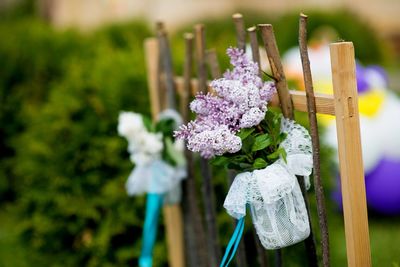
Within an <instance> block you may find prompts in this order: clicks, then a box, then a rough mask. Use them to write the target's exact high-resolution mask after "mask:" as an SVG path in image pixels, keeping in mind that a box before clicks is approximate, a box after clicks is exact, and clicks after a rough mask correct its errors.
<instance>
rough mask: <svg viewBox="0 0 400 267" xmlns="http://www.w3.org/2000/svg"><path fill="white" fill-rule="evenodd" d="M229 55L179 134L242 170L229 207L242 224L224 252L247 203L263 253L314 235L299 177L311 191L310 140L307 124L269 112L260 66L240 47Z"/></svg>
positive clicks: (269, 86) (214, 159)
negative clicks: (219, 75) (227, 67)
mask: <svg viewBox="0 0 400 267" xmlns="http://www.w3.org/2000/svg"><path fill="white" fill-rule="evenodd" d="M227 54H228V56H229V57H230V62H231V64H232V65H233V66H234V68H233V70H232V71H230V70H228V71H227V72H226V73H225V74H224V77H223V78H221V79H217V80H214V81H212V82H211V88H212V91H211V92H210V93H208V94H202V93H200V94H198V95H197V96H196V98H195V99H194V100H193V101H192V102H191V104H190V108H191V110H192V111H193V112H195V113H196V118H195V120H193V121H191V122H189V123H188V124H187V125H183V126H181V127H180V128H179V130H178V131H176V132H175V136H176V137H177V138H180V139H184V140H186V141H187V147H188V149H189V150H191V151H194V152H199V153H200V155H201V156H202V157H204V158H207V159H210V162H211V163H212V164H214V165H218V166H224V167H226V168H229V169H234V170H236V171H238V172H239V174H238V175H237V176H236V177H235V179H234V181H233V183H232V185H231V187H230V189H229V192H228V195H227V197H226V199H225V202H224V207H225V209H226V210H227V212H228V213H229V214H230V215H231V216H232V217H234V218H236V219H238V220H239V223H238V224H237V228H236V230H235V233H234V235H233V237H232V239H231V243H230V244H229V245H228V248H227V251H228V250H229V249H234V247H237V243H238V242H239V241H240V236H241V234H242V233H243V227H244V217H245V215H246V206H249V207H250V211H251V216H252V219H253V224H254V226H255V228H256V231H257V234H258V236H259V239H260V241H261V243H262V245H263V246H264V247H265V248H266V249H277V248H281V247H285V246H288V245H291V244H294V243H297V242H299V241H301V240H304V239H305V238H307V237H308V235H309V233H310V228H309V220H308V215H307V210H306V207H305V203H304V199H303V196H302V193H301V190H300V187H299V184H298V181H297V179H296V175H300V176H304V177H305V181H306V184H307V185H308V186H309V178H308V176H309V175H310V174H311V171H312V150H311V138H310V136H309V134H308V132H307V130H306V129H304V128H303V127H302V126H300V125H298V124H296V123H295V122H294V121H291V120H288V119H285V118H283V117H282V116H281V115H280V114H278V113H276V112H273V111H271V110H268V108H267V106H268V101H270V100H271V98H272V96H273V95H274V94H275V92H276V89H275V84H274V83H273V82H264V81H263V80H262V79H261V78H260V77H259V76H258V73H259V70H258V65H257V64H256V63H254V62H252V61H251V60H249V59H248V58H247V57H246V55H245V54H244V52H243V51H242V50H239V49H237V48H229V49H228V50H227ZM233 253H234V252H233ZM227 256H228V255H227V254H226V255H225V257H224V260H223V261H226V260H227ZM232 257H233V255H232V256H231V258H232ZM221 266H223V265H222V264H221Z"/></svg>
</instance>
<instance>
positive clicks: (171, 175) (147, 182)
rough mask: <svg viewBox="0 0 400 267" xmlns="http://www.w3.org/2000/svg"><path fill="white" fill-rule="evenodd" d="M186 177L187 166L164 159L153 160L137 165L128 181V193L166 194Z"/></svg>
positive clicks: (131, 194)
mask: <svg viewBox="0 0 400 267" xmlns="http://www.w3.org/2000/svg"><path fill="white" fill-rule="evenodd" d="M185 177H186V166H185V165H183V166H176V167H174V166H171V165H169V164H168V163H166V162H164V161H163V160H160V159H157V160H153V161H151V162H150V163H148V164H145V165H136V167H135V168H134V169H133V171H132V172H131V174H130V175H129V177H128V180H127V182H126V185H125V187H126V190H127V192H128V195H130V196H133V195H141V194H144V193H157V194H164V193H166V192H168V191H170V190H172V189H173V188H174V187H176V186H177V185H178V184H179V183H180V181H181V180H182V179H184V178H185Z"/></svg>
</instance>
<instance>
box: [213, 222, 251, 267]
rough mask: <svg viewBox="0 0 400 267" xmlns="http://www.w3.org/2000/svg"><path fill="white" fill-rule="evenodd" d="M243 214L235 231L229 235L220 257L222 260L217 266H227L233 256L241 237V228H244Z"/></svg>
mask: <svg viewBox="0 0 400 267" xmlns="http://www.w3.org/2000/svg"><path fill="white" fill-rule="evenodd" d="M244 218H245V217H244V216H243V217H242V218H240V219H239V220H238V222H237V224H236V228H235V231H234V232H233V235H232V237H231V240H230V241H229V243H228V246H227V247H226V250H225V254H224V257H223V258H222V262H221V264H220V265H219V267H227V266H228V265H229V263H230V262H231V261H232V259H233V257H234V256H235V253H236V250H237V248H238V246H239V243H240V240H241V239H242V235H243V230H244ZM228 257H229V258H228Z"/></svg>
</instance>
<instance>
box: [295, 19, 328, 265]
mask: <svg viewBox="0 0 400 267" xmlns="http://www.w3.org/2000/svg"><path fill="white" fill-rule="evenodd" d="M299 25H300V27H299V47H300V55H301V62H302V66H303V75H304V84H305V88H306V97H307V107H308V118H309V121H310V134H311V139H312V147H313V163H314V169H313V173H314V188H315V196H316V199H317V213H318V223H319V227H320V231H321V246H322V266H324V267H328V266H329V265H330V264H329V232H328V220H327V214H326V207H325V197H324V188H323V186H322V181H321V169H320V161H321V159H320V156H319V151H320V147H319V134H318V124H317V115H316V105H315V97H314V88H313V81H312V75H311V68H310V60H309V57H308V50H307V16H306V15H304V14H300V24H299Z"/></svg>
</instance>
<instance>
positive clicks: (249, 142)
mask: <svg viewBox="0 0 400 267" xmlns="http://www.w3.org/2000/svg"><path fill="white" fill-rule="evenodd" d="M254 142H255V138H254V136H252V135H249V136H248V137H247V138H246V139H244V140H243V141H242V150H243V152H244V153H245V154H250V153H251V149H252V147H253V144H254Z"/></svg>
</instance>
